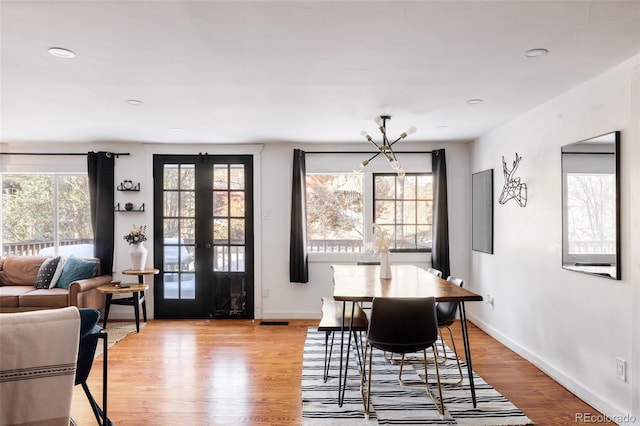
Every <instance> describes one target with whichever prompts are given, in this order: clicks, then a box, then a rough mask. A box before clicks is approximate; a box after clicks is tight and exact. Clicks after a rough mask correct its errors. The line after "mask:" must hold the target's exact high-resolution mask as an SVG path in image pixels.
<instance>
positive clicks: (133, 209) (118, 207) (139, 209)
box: [113, 203, 144, 213]
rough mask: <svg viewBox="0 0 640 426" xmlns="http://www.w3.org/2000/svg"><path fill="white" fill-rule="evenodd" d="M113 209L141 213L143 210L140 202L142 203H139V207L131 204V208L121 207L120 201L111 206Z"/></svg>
mask: <svg viewBox="0 0 640 426" xmlns="http://www.w3.org/2000/svg"><path fill="white" fill-rule="evenodd" d="M113 211H114V212H123V213H141V212H143V211H144V203H142V205H140V206H139V207H136V206H133V207H132V208H131V209H127V208H126V207H125V208H124V209H123V208H122V207H120V203H118V204H116V205H115V206H114V207H113Z"/></svg>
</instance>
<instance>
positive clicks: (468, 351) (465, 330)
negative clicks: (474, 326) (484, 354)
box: [459, 302, 478, 408]
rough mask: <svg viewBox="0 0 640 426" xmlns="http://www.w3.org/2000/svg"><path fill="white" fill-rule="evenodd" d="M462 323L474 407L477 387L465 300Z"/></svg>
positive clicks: (461, 306)
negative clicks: (474, 379) (474, 380)
mask: <svg viewBox="0 0 640 426" xmlns="http://www.w3.org/2000/svg"><path fill="white" fill-rule="evenodd" d="M459 307H460V325H461V326H462V341H463V343H464V356H465V358H466V360H467V373H468V374H469V385H470V387H471V400H472V401H473V408H476V407H477V405H478V403H477V401H476V387H475V384H474V383H473V367H472V366H471V347H470V346H469V329H468V327H467V312H466V311H465V309H464V302H460V304H459Z"/></svg>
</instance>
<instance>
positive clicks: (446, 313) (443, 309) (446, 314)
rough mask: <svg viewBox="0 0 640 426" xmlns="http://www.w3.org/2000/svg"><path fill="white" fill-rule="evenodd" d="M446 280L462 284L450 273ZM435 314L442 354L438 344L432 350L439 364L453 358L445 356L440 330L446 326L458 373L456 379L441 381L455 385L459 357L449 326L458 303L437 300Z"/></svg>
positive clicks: (459, 367)
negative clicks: (441, 354)
mask: <svg viewBox="0 0 640 426" xmlns="http://www.w3.org/2000/svg"><path fill="white" fill-rule="evenodd" d="M447 281H449V282H450V283H452V284H456V285H458V286H460V287H462V286H464V280H462V279H460V278H457V277H453V276H451V275H450V276H448V277H447ZM436 314H437V317H438V332H439V333H440V343H441V345H442V353H443V356H442V357H440V356H439V352H438V351H437V348H438V345H436V351H434V355H435V357H436V361H437V362H438V363H440V364H443V363H445V362H446V361H447V359H453V358H447V351H446V349H445V346H444V336H443V335H442V330H443V329H445V328H446V329H447V330H449V337H451V346H453V348H452V349H453V353H454V354H455V360H456V362H457V364H458V373H459V378H458V380H456V381H453V382H442V383H446V384H453V385H457V384H459V383H460V382H462V367H461V366H460V357H458V351H457V350H456V341H455V340H454V339H453V332H452V331H451V326H452V325H453V323H454V322H455V321H456V317H457V315H458V303H456V302H438V303H437V304H436Z"/></svg>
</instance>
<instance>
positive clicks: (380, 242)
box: [373, 224, 393, 279]
mask: <svg viewBox="0 0 640 426" xmlns="http://www.w3.org/2000/svg"><path fill="white" fill-rule="evenodd" d="M373 238H374V240H373V242H374V245H375V251H376V253H379V254H380V278H383V279H390V278H391V259H389V249H390V248H391V244H392V243H393V240H392V239H391V235H389V233H388V232H387V231H386V230H384V229H383V228H382V227H381V226H380V225H376V224H374V225H373Z"/></svg>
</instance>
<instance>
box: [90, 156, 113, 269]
mask: <svg viewBox="0 0 640 426" xmlns="http://www.w3.org/2000/svg"><path fill="white" fill-rule="evenodd" d="M114 165H115V159H114V154H113V153H110V152H102V151H101V152H90V153H88V154H87V171H88V174H89V196H90V203H91V226H92V227H93V255H94V256H95V257H97V258H99V259H100V270H101V271H102V273H103V274H105V275H112V274H113V244H114V235H113V233H114V225H113V222H114V221H113V219H114V216H113V206H114V195H113V189H114V185H113V178H114Z"/></svg>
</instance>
